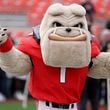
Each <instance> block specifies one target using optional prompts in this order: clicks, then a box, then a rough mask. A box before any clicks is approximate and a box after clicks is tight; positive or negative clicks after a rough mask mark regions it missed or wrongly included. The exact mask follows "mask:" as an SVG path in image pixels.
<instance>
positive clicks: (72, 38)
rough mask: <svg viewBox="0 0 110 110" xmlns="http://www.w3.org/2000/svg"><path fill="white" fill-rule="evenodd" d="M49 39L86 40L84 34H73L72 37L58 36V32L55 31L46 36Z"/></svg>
mask: <svg viewBox="0 0 110 110" xmlns="http://www.w3.org/2000/svg"><path fill="white" fill-rule="evenodd" d="M48 38H49V40H54V41H85V40H86V35H85V34H80V35H78V36H74V37H72V36H71V37H64V36H60V35H58V34H55V33H51V34H50V35H49V36H48Z"/></svg>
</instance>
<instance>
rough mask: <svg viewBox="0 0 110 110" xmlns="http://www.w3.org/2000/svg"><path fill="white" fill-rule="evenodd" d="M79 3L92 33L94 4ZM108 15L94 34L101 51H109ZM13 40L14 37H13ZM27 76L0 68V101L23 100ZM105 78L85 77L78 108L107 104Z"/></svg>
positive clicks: (84, 1)
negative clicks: (82, 7)
mask: <svg viewBox="0 0 110 110" xmlns="http://www.w3.org/2000/svg"><path fill="white" fill-rule="evenodd" d="M81 5H82V6H84V7H85V9H86V11H87V14H86V17H87V21H88V29H89V31H90V32H91V33H92V34H94V31H93V30H94V29H93V24H94V22H96V20H95V18H94V15H95V9H94V5H93V4H92V2H90V0H82V2H81ZM109 18H110V17H108V19H106V21H105V22H104V26H103V28H102V30H101V31H100V34H98V36H96V38H97V40H98V42H99V45H100V48H101V51H103V52H110V19H109ZM13 42H14V39H13ZM15 45H16V44H15ZM26 81H27V76H22V77H8V76H6V73H5V72H4V71H3V70H2V69H0V102H4V101H6V100H8V99H17V100H24V89H25V84H26ZM107 84H108V83H107V79H93V78H89V77H88V78H87V81H86V85H85V88H84V91H83V94H82V96H81V102H79V110H86V107H87V104H88V103H90V104H91V108H92V110H98V107H99V105H105V106H107V103H108V102H107V86H108V85H107Z"/></svg>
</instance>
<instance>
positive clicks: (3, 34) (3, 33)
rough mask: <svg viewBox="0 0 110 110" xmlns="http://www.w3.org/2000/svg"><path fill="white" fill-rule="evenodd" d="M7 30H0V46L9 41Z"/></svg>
mask: <svg viewBox="0 0 110 110" xmlns="http://www.w3.org/2000/svg"><path fill="white" fill-rule="evenodd" d="M7 37H8V35H7V29H6V28H0V44H3V43H4V42H5V41H6V40H7Z"/></svg>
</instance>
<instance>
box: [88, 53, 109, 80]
mask: <svg viewBox="0 0 110 110" xmlns="http://www.w3.org/2000/svg"><path fill="white" fill-rule="evenodd" d="M92 61H93V66H92V67H91V69H90V72H89V74H88V76H89V77H92V78H95V79H100V78H105V79H106V78H110V53H109V52H101V53H100V54H99V55H98V56H97V57H96V58H93V59H92Z"/></svg>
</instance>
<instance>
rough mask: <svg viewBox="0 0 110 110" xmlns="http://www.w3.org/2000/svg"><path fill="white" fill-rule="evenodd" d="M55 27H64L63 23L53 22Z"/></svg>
mask: <svg viewBox="0 0 110 110" xmlns="http://www.w3.org/2000/svg"><path fill="white" fill-rule="evenodd" d="M52 25H53V27H60V26H63V25H62V24H61V23H59V22H53V24H52Z"/></svg>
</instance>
